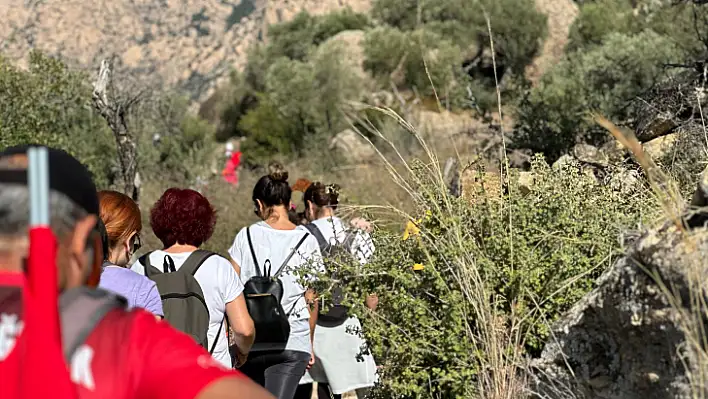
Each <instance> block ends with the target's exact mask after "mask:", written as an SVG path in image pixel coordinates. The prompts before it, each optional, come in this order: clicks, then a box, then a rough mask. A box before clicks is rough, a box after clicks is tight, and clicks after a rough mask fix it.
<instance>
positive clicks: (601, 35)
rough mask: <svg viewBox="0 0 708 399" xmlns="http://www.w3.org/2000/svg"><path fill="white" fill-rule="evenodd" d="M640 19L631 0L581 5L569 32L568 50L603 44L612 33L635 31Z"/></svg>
mask: <svg viewBox="0 0 708 399" xmlns="http://www.w3.org/2000/svg"><path fill="white" fill-rule="evenodd" d="M639 23H640V22H639V20H638V18H637V17H636V16H635V14H634V9H633V8H632V5H631V4H630V2H629V0H600V1H594V2H591V3H585V4H583V5H581V6H580V13H579V14H578V17H577V19H576V20H575V22H573V25H572V26H571V28H570V33H569V34H568V46H567V50H568V51H575V50H579V49H582V48H586V47H590V46H595V45H599V44H602V42H603V41H604V39H605V38H606V37H607V35H609V34H610V33H623V34H628V33H635V32H636V31H637V30H638V29H639V28H640V27H639Z"/></svg>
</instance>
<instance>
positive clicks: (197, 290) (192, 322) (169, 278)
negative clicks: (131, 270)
mask: <svg viewBox="0 0 708 399" xmlns="http://www.w3.org/2000/svg"><path fill="white" fill-rule="evenodd" d="M212 255H216V254H215V253H213V252H209V251H204V250H201V249H199V250H196V251H194V252H193V253H192V254H191V255H189V257H188V258H187V260H185V261H184V264H183V265H182V267H180V268H179V270H176V269H175V262H174V260H172V258H171V257H170V256H169V255H165V258H164V262H163V265H162V270H160V269H158V268H156V267H155V266H153V265H151V264H150V252H149V253H147V254H145V255H143V256H141V257H140V259H139V261H140V263H141V264H142V265H143V266H144V267H145V276H147V277H148V278H149V279H150V280H152V281H154V282H155V284H157V290H158V291H159V292H160V298H161V299H162V310H163V311H164V312H165V320H167V321H168V322H169V323H170V325H172V327H174V328H176V329H177V330H179V331H182V332H183V333H185V334H188V335H190V336H191V337H192V338H194V340H195V341H197V343H199V344H200V345H201V346H202V347H204V349H209V347H208V345H209V344H208V338H207V332H208V330H209V308H208V307H207V304H206V300H205V299H204V292H203V291H202V287H201V286H200V285H199V283H198V282H197V279H196V278H194V274H195V273H197V270H199V267H200V266H201V265H202V264H203V263H204V261H206V260H207V259H209V258H210V257H211V256H212ZM223 326H224V323H223V321H222V323H221V325H220V326H219V332H218V333H217V334H216V339H214V343H213V344H212V347H211V350H210V351H209V353H214V349H215V348H216V343H217V342H218V341H219V336H220V335H221V329H222V327H223Z"/></svg>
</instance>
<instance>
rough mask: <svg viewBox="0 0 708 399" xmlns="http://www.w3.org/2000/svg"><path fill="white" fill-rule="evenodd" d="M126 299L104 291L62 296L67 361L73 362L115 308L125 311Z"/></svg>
mask: <svg viewBox="0 0 708 399" xmlns="http://www.w3.org/2000/svg"><path fill="white" fill-rule="evenodd" d="M126 305H127V301H126V299H125V298H123V297H121V296H118V295H115V294H112V293H109V292H108V291H104V290H101V289H90V288H87V287H79V288H74V289H71V290H69V291H66V292H65V293H63V294H62V295H61V296H60V297H59V315H60V319H61V330H62V334H61V340H62V348H63V351H64V359H66V361H67V362H71V358H72V356H73V355H74V352H76V350H77V349H78V348H79V347H80V346H81V345H82V344H83V343H84V342H86V339H87V338H88V336H89V335H90V334H91V332H92V331H93V330H94V328H96V326H97V325H98V323H100V322H101V320H103V317H104V316H105V315H106V314H108V312H110V311H111V310H113V309H119V308H120V309H125V308H126Z"/></svg>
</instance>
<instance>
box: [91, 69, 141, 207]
mask: <svg viewBox="0 0 708 399" xmlns="http://www.w3.org/2000/svg"><path fill="white" fill-rule="evenodd" d="M112 72H113V71H112V70H111V63H110V62H109V61H108V60H103V61H101V68H100V69H99V71H98V79H96V82H95V83H94V86H93V106H94V108H96V110H97V111H98V112H99V113H100V114H101V116H102V117H103V118H104V119H105V120H106V122H108V127H110V128H111V130H112V131H113V136H114V137H115V139H116V145H117V148H118V160H119V162H120V173H119V174H118V177H117V179H115V181H113V184H112V186H113V188H114V189H115V190H117V191H121V192H123V193H124V194H126V195H128V196H130V197H132V198H133V199H134V200H137V199H138V189H139V187H138V186H139V184H136V182H138V181H139V179H136V175H137V173H138V165H137V145H136V138H135V136H134V135H133V134H132V132H131V131H130V128H129V127H128V123H127V114H128V111H129V110H130V107H132V106H134V105H136V104H137V103H138V102H139V101H140V98H141V97H142V92H140V93H138V94H137V95H135V96H132V97H128V98H126V99H118V98H117V96H116V95H115V88H114V87H113V76H112ZM109 91H110V92H111V93H109Z"/></svg>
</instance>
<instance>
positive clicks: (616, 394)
mask: <svg viewBox="0 0 708 399" xmlns="http://www.w3.org/2000/svg"><path fill="white" fill-rule="evenodd" d="M703 182H704V183H703V184H704V185H705V184H706V182H708V175H706V172H704V175H703ZM704 191H705V190H704ZM702 198H705V197H702ZM694 202H696V201H694ZM697 205H699V206H705V205H706V203H705V201H698V202H697ZM686 226H696V228H695V229H688V228H687V227H686ZM706 254H708V228H706V227H705V226H704V225H703V224H698V225H697V224H694V223H690V220H689V222H686V223H684V224H683V226H682V224H681V223H676V222H675V221H668V222H666V223H665V224H663V225H661V226H660V227H658V228H654V229H649V230H648V231H646V232H645V233H643V234H641V235H639V236H638V237H636V238H634V239H633V241H632V242H631V243H629V247H628V249H627V251H626V254H625V255H624V256H623V257H622V258H620V259H619V260H618V261H617V262H615V263H614V265H613V266H612V267H611V268H610V269H608V270H607V271H606V272H605V273H604V274H603V275H602V277H601V278H600V279H599V280H598V281H597V288H595V289H594V290H592V291H591V292H590V293H588V294H587V295H586V296H585V297H584V298H583V299H582V300H581V301H580V302H578V303H577V304H576V305H575V306H574V307H573V308H572V309H571V310H570V311H569V312H568V313H567V314H566V315H565V316H563V317H562V318H561V319H560V320H559V321H557V322H556V323H555V325H554V326H553V328H552V330H553V333H552V337H553V338H552V340H551V341H550V342H549V343H548V344H547V345H546V347H545V348H544V350H543V353H542V355H541V357H540V358H539V359H536V360H534V361H533V364H532V372H533V381H534V382H535V387H533V390H534V391H536V392H537V393H538V394H539V396H541V397H544V398H558V399H560V398H568V397H574V398H607V399H649V398H667V399H668V398H693V397H704V396H705V395H706V393H707V392H706V391H705V390H706V388H705V385H704V384H703V385H701V383H700V381H699V380H702V379H705V378H706V377H707V376H706V375H705V373H706V369H705V366H706V364H705V363H706V361H707V360H708V358H707V357H706V355H707V352H706V350H707V349H706V348H705V347H703V348H701V346H700V345H701V342H703V341H702V340H703V339H705V336H701V335H702V334H701V333H700V331H705V326H706V323H708V318H707V317H706V313H705V312H706V308H705V303H706V302H705V300H706V295H705V294H706V292H705V288H706V276H708V264H706V262H705V256H706ZM701 301H703V302H702V303H703V306H696V304H699V303H701ZM692 377H693V380H692Z"/></svg>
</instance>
